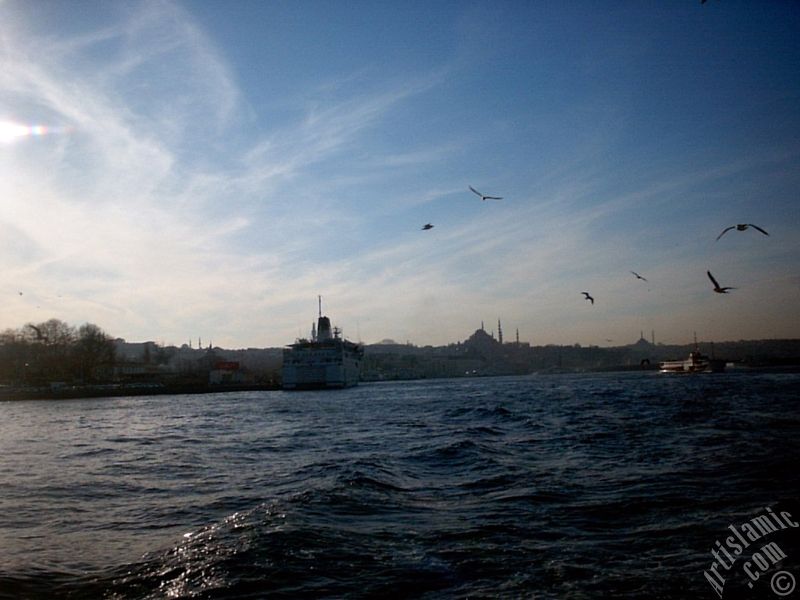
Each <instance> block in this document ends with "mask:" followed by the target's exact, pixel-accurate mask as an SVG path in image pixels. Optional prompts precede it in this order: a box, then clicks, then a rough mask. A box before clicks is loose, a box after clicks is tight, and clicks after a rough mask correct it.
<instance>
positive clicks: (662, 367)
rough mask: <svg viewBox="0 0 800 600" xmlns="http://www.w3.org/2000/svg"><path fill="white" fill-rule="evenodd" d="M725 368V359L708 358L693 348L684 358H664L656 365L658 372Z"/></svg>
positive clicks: (718, 370)
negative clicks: (687, 356)
mask: <svg viewBox="0 0 800 600" xmlns="http://www.w3.org/2000/svg"><path fill="white" fill-rule="evenodd" d="M724 370H725V361H724V360H717V359H715V358H709V357H708V356H706V355H705V354H703V353H701V352H700V350H699V349H698V348H697V347H695V349H694V350H693V351H692V352H690V353H689V358H686V359H684V360H665V361H663V362H661V363H659V365H658V372H659V373H721V372H723V371H724Z"/></svg>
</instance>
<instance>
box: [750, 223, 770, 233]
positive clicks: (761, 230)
mask: <svg viewBox="0 0 800 600" xmlns="http://www.w3.org/2000/svg"><path fill="white" fill-rule="evenodd" d="M748 225H749V226H750V227H752V228H753V229H758V230H759V231H760V232H761V233H763V234H764V235H769V234H768V233H767V232H766V231H764V230H763V229H761V227H759V226H758V225H753V224H752V223H748Z"/></svg>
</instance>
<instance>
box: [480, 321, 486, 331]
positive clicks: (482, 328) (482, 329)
mask: <svg viewBox="0 0 800 600" xmlns="http://www.w3.org/2000/svg"><path fill="white" fill-rule="evenodd" d="M481 331H486V329H485V328H484V326H483V321H481Z"/></svg>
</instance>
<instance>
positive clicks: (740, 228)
mask: <svg viewBox="0 0 800 600" xmlns="http://www.w3.org/2000/svg"><path fill="white" fill-rule="evenodd" d="M748 227H752V228H753V229H758V230H759V231H760V232H761V233H763V234H764V235H769V234H768V233H767V232H766V231H764V230H763V229H761V227H759V226H758V225H753V224H752V223H739V224H738V225H731V226H730V227H726V228H725V229H723V230H722V233H720V234H719V235H718V236H717V240H719V238H721V237H722V236H723V235H725V234H726V233H727V232H729V231H730V230H731V229H735V230H736V231H744V230H745V229H747V228H748Z"/></svg>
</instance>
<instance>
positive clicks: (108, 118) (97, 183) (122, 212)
mask: <svg viewBox="0 0 800 600" xmlns="http://www.w3.org/2000/svg"><path fill="white" fill-rule="evenodd" d="M76 6H77V7H79V9H76ZM0 18H2V20H3V23H4V28H3V31H2V32H0V196H2V198H3V202H2V203H0V248H2V252H0V292H1V293H2V294H3V296H4V298H5V300H4V301H3V302H2V303H0V329H6V328H12V329H13V328H18V327H22V326H23V325H24V324H25V323H39V322H41V321H45V320H47V319H50V318H57V319H60V320H62V321H65V322H67V323H71V324H80V323H83V322H91V323H95V324H97V325H98V326H100V327H102V328H103V329H104V330H105V331H106V332H107V333H108V334H109V335H112V336H114V337H120V338H124V339H126V340H129V341H147V340H154V341H159V342H160V343H164V344H167V345H173V344H174V345H177V346H180V345H181V344H183V343H186V342H187V341H188V340H189V339H195V340H196V339H197V337H198V336H201V337H202V339H203V340H209V341H213V343H214V345H217V346H220V347H225V348H246V347H254V348H263V347H280V346H285V345H286V344H289V343H291V342H292V341H294V339H295V338H296V337H301V336H306V335H308V331H309V330H310V326H311V323H312V322H313V321H314V319H315V318H316V316H317V296H318V295H322V302H323V305H322V310H323V313H324V314H326V315H328V316H329V317H330V318H331V320H332V322H333V324H335V325H338V326H340V327H341V328H342V329H343V331H344V334H345V335H346V336H348V337H350V338H352V339H359V340H363V341H364V342H365V343H377V342H379V341H380V340H383V339H387V338H390V339H395V340H398V341H400V342H401V343H404V342H406V341H409V342H411V343H412V344H415V345H419V346H424V345H433V346H439V345H446V344H448V343H453V342H456V341H459V340H462V339H464V336H465V335H469V334H470V333H471V332H472V331H474V330H475V329H476V328H477V327H476V325H477V323H476V321H478V322H479V321H481V320H485V321H486V322H487V323H493V322H496V320H497V319H498V317H499V318H502V320H503V323H504V326H505V324H506V323H507V324H508V325H507V327H508V329H507V332H506V338H507V339H512V338H513V337H514V336H513V333H512V334H511V335H509V333H510V332H514V331H515V330H517V329H518V330H519V331H520V340H521V341H523V342H531V343H533V344H536V345H539V344H542V345H544V344H564V345H570V344H575V343H580V344H582V345H599V346H603V345H608V343H607V342H606V340H614V344H616V343H617V341H619V343H620V344H628V343H633V342H634V341H635V340H636V339H637V338H638V336H639V335H640V332H641V331H644V332H645V334H647V333H648V332H650V331H652V330H655V332H656V337H657V341H662V340H663V341H664V343H678V344H680V343H687V342H689V341H691V339H692V335H693V332H697V335H698V338H700V339H704V340H712V339H716V340H738V339H763V338H800V319H798V318H797V316H798V311H797V302H798V300H799V299H800V270H798V264H800V261H799V260H798V258H800V233H799V232H800V227H798V226H800V217H798V214H797V213H798V211H797V204H798V197H797V194H798V192H797V190H798V189H800V185H798V184H800V142H798V140H800V136H799V135H798V134H799V133H800V109H799V108H798V107H799V106H800V102H799V100H800V72H798V71H797V69H796V65H797V64H798V59H800V47H798V45H797V44H796V42H795V41H794V37H795V35H796V31H797V30H798V25H800V7H798V5H797V4H796V3H791V2H776V3H770V4H769V5H756V4H754V3H747V2H736V1H731V0H725V1H722V2H715V3H705V4H702V5H701V3H700V2H699V1H697V2H694V1H686V2H681V3H672V4H670V5H669V6H665V5H663V4H659V3H656V2H645V3H639V4H636V5H631V4H627V5H615V6H603V7H600V6H598V5H596V4H593V3H589V2H577V3H573V4H571V5H569V6H563V5H560V4H559V5H556V4H555V3H553V4H549V5H548V4H543V5H541V4H539V5H529V4H528V3H521V2H520V3H517V2H507V3H500V4H489V3H485V2H468V3H463V4H462V3H457V4H449V5H448V4H441V5H433V6H431V5H428V4H424V3H414V2H412V3H410V4H404V5H402V6H381V5H371V4H369V3H353V4H348V5H341V4H334V3H330V4H326V3H321V2H314V3H308V4H303V3H300V4H293V3H282V2H276V3H268V4H264V3H258V2H241V3H237V4H234V5H228V4H222V3H219V4H217V3H190V2H189V3H166V2H164V3H162V2H142V3H138V2H136V3H105V2H87V3H81V4H80V5H75V4H70V3H56V2H52V3H50V2H42V3H37V4H30V3H24V2H17V1H12V0H5V1H3V2H0ZM470 188H474V189H476V190H480V193H482V194H487V195H492V196H498V197H502V199H501V200H486V201H483V200H482V199H481V198H479V197H477V196H476V195H475V194H474V193H473V191H472V190H471V189H470ZM426 223H430V224H432V225H434V227H433V228H430V229H429V230H422V229H421V228H422V227H423V225H425V224H426ZM739 223H745V224H755V225H757V226H758V227H761V228H763V229H764V230H765V231H767V232H769V235H762V233H760V232H758V231H753V230H752V229H748V230H745V231H738V230H733V231H728V232H727V233H726V234H725V235H724V236H722V237H721V238H720V239H717V238H718V236H720V235H721V233H720V232H722V231H723V230H724V229H726V228H729V227H730V226H732V225H736V224H739ZM708 271H710V272H711V273H713V274H714V277H715V278H717V279H718V280H719V282H720V283H721V285H723V286H730V287H733V288H736V289H733V290H731V291H730V293H728V294H724V295H723V294H715V293H714V290H713V287H712V285H711V284H710V282H709V279H708V277H707V275H706V273H707V272H708ZM632 272H635V273H632ZM634 274H641V276H642V277H643V278H645V279H646V280H643V279H641V278H640V277H635V276H634ZM584 291H587V292H589V293H590V294H591V296H592V297H593V298H594V299H595V302H594V303H593V304H590V303H589V302H587V301H586V299H585V298H584V296H583V295H582V292H584ZM490 328H491V326H490Z"/></svg>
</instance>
